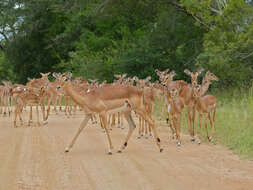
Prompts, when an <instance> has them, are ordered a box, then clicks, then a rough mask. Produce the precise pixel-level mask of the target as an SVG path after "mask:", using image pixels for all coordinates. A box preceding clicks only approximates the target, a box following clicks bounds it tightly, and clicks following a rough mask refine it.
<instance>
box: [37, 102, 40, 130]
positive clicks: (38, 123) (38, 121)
mask: <svg viewBox="0 0 253 190" xmlns="http://www.w3.org/2000/svg"><path fill="white" fill-rule="evenodd" d="M36 113H37V125H38V126H40V119H39V105H38V104H36Z"/></svg>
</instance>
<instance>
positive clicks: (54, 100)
mask: <svg viewBox="0 0 253 190" xmlns="http://www.w3.org/2000/svg"><path fill="white" fill-rule="evenodd" d="M52 104H53V106H54V112H55V113H56V114H58V112H57V107H56V104H57V96H55V95H54V96H53V99H52Z"/></svg>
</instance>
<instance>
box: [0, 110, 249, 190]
mask: <svg viewBox="0 0 253 190" xmlns="http://www.w3.org/2000/svg"><path fill="white" fill-rule="evenodd" d="M82 119H83V113H82V112H78V113H77V114H76V115H75V116H74V117H72V118H69V119H68V118H67V117H66V116H65V115H64V114H63V113H60V114H58V115H55V114H52V115H51V116H50V118H49V124H48V125H47V126H42V127H20V128H16V129H14V128H13V123H12V120H13V118H12V117H11V118H9V117H2V116H1V118H0V190H12V189H15V190H16V189H18V190H42V189H43V190H44V189H48V190H58V189H59V190H65V189H66V190H71V189H75V190H79V189H80V190H84V189H87V190H89V189H92V190H95V189H97V190H102V189H103V190H107V189H108V190H109V189H110V190H114V189H115V190H124V189H126V190H135V189H136V190H137V189H138V190H141V189H143V190H149V189H150V190H151V189H152V190H160V189H161V190H170V189H171V190H185V189H187V190H196V189H201V190H202V189H203V190H209V189H210V190H211V189H214V190H218V189H222V190H226V189H227V190H243V189H245V190H248V189H253V162H252V161H247V160H240V159H239V157H238V156H237V155H234V154H233V153H232V152H231V151H229V150H227V149H226V148H224V147H222V146H220V145H212V144H209V143H203V144H201V145H198V144H197V143H193V144H192V143H191V142H190V138H189V136H187V135H183V137H182V138H183V140H182V147H177V146H176V143H175V141H173V140H171V139H169V137H168V136H169V133H168V128H167V127H164V123H163V126H161V123H159V122H157V127H158V131H159V135H160V138H161V141H162V146H163V148H164V152H163V153H160V152H159V150H158V148H157V147H156V145H155V143H154V139H153V138H152V137H149V138H148V139H145V138H142V139H137V130H136V131H135V132H134V135H133V136H132V138H131V139H130V141H129V143H128V144H129V146H128V147H127V148H126V150H124V151H123V153H121V154H119V153H116V152H117V148H118V147H119V146H120V145H121V144H122V143H123V140H124V137H125V136H126V133H127V126H126V128H125V129H124V130H122V129H119V128H113V130H112V131H111V136H112V141H113V144H114V150H113V155H111V156H110V155H107V140H106V136H105V134H104V133H103V132H102V130H101V128H100V126H99V125H98V124H91V123H89V126H88V127H87V128H86V129H85V130H84V131H83V132H82V134H81V135H80V137H79V138H78V140H77V142H76V144H75V146H74V147H73V149H72V150H70V152H69V153H64V149H65V146H67V145H68V143H69V142H70V140H71V139H72V138H73V136H74V134H75V133H76V131H77V129H78V127H79V125H80V123H81V121H82ZM26 120H27V118H26ZM124 124H125V125H126V122H125V123H124ZM136 124H138V122H137V120H136Z"/></svg>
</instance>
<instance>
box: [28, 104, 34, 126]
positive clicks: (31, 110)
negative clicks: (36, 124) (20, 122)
mask: <svg viewBox="0 0 253 190" xmlns="http://www.w3.org/2000/svg"><path fill="white" fill-rule="evenodd" d="M32 113H33V107H32V105H30V117H29V121H28V126H30V124H31V123H32V122H33V116H32Z"/></svg>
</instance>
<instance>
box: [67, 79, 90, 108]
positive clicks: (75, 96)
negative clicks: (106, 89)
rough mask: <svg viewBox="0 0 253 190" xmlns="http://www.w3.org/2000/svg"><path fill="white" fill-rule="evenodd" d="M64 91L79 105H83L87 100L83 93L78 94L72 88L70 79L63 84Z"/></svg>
mask: <svg viewBox="0 0 253 190" xmlns="http://www.w3.org/2000/svg"><path fill="white" fill-rule="evenodd" d="M63 88H64V91H65V92H66V95H68V96H70V97H71V98H72V99H73V101H74V102H75V103H76V104H78V105H79V106H81V107H83V105H84V104H85V103H87V102H88V101H87V100H86V97H85V95H83V96H82V95H80V94H79V93H78V92H77V91H76V90H75V89H74V88H73V85H72V84H71V82H70V81H67V82H66V83H65V85H64V86H63Z"/></svg>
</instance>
